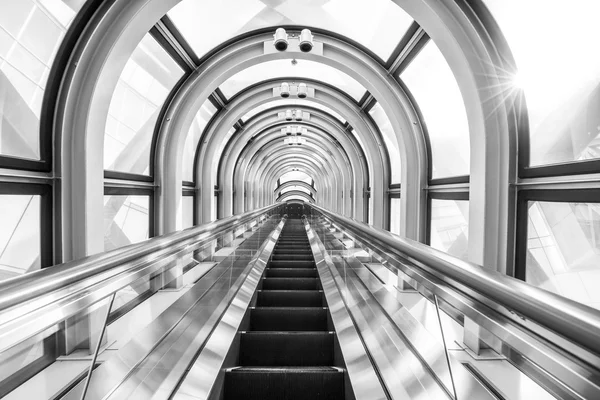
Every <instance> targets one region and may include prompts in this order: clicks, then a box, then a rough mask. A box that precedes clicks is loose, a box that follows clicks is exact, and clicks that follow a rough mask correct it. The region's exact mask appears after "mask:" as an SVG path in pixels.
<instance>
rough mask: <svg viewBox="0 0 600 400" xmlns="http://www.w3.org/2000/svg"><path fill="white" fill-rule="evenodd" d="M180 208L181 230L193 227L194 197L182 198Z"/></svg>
mask: <svg viewBox="0 0 600 400" xmlns="http://www.w3.org/2000/svg"><path fill="white" fill-rule="evenodd" d="M181 207H182V209H183V212H182V218H183V221H182V222H183V224H182V226H183V229H187V228H191V227H192V226H194V196H182V197H181Z"/></svg>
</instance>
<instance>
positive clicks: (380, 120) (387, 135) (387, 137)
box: [369, 103, 402, 184]
mask: <svg viewBox="0 0 600 400" xmlns="http://www.w3.org/2000/svg"><path fill="white" fill-rule="evenodd" d="M369 114H370V115H371V117H372V118H373V120H374V121H375V123H376V124H377V126H378V127H379V130H380V131H381V135H382V136H383V141H384V142H385V146H386V147H387V150H388V154H389V156H390V167H391V169H392V170H391V180H392V182H391V183H392V184H394V183H400V181H401V177H402V162H401V158H400V150H399V149H400V146H399V145H398V139H397V138H396V134H395V133H394V128H392V123H391V122H390V119H389V118H388V116H387V114H386V113H385V111H383V108H382V107H381V105H380V104H379V103H375V105H374V106H373V107H372V108H371V110H369Z"/></svg>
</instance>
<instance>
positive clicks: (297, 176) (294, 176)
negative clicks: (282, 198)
mask: <svg viewBox="0 0 600 400" xmlns="http://www.w3.org/2000/svg"><path fill="white" fill-rule="evenodd" d="M289 181H302V182H306V183H308V184H309V185H310V183H311V182H312V178H311V177H310V176H309V175H308V174H307V173H306V172H302V171H290V172H286V173H285V174H283V175H281V177H280V178H279V183H281V184H282V185H283V184H284V183H286V182H289Z"/></svg>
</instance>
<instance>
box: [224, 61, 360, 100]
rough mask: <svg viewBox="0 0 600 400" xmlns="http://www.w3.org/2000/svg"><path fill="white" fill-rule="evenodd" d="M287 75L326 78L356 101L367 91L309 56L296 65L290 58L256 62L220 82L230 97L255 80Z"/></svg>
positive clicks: (299, 77) (325, 80) (337, 71)
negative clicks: (310, 59) (311, 59)
mask: <svg viewBox="0 0 600 400" xmlns="http://www.w3.org/2000/svg"><path fill="white" fill-rule="evenodd" d="M285 77H297V78H298V79H300V80H301V79H303V78H304V79H314V80H318V81H322V82H326V83H328V84H330V85H333V86H335V87H336V88H338V89H339V90H341V91H343V92H346V93H347V94H348V95H349V96H350V97H352V98H354V100H356V101H358V100H360V98H361V97H362V96H363V95H364V94H365V92H366V89H365V88H364V87H363V86H362V85H361V84H360V83H358V82H357V81H356V80H355V79H354V78H351V77H350V76H349V75H347V74H346V73H344V72H342V71H340V70H338V69H335V68H333V67H330V66H329V65H326V64H321V63H318V62H315V61H309V60H298V63H297V64H296V65H293V64H292V63H291V61H290V60H274V61H267V62H264V63H260V64H256V65H253V66H251V67H249V68H246V69H244V70H242V71H240V72H238V73H237V74H235V75H233V76H232V77H231V78H229V79H227V80H226V81H225V82H223V83H222V84H221V86H220V89H221V91H222V92H223V94H224V95H225V96H227V97H228V98H231V97H233V95H235V94H236V93H238V92H239V91H241V90H243V89H245V88H247V87H248V86H251V85H253V84H255V83H258V82H262V81H264V80H267V79H276V78H285Z"/></svg>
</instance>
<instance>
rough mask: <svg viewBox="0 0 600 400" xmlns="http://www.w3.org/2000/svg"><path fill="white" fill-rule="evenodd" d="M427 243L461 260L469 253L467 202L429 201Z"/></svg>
mask: <svg viewBox="0 0 600 400" xmlns="http://www.w3.org/2000/svg"><path fill="white" fill-rule="evenodd" d="M430 223H431V225H430V238H429V243H430V245H431V246H432V247H434V248H436V249H438V250H441V251H443V252H446V253H448V254H450V255H453V256H455V257H458V258H462V259H463V260H467V258H468V255H469V254H468V252H469V201H468V200H446V199H431V221H430Z"/></svg>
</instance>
